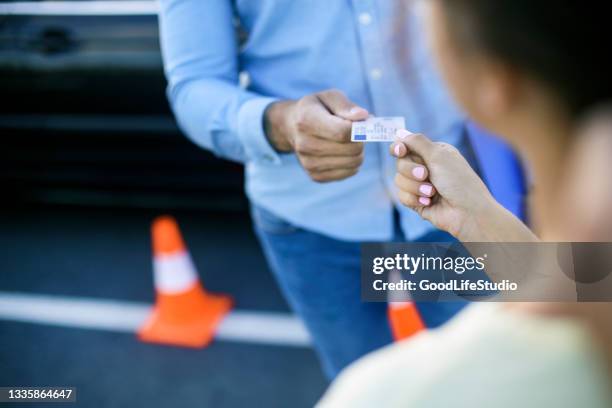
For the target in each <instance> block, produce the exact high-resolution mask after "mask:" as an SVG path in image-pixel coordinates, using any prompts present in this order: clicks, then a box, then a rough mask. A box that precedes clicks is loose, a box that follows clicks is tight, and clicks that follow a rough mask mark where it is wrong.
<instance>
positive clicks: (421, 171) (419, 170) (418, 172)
mask: <svg viewBox="0 0 612 408" xmlns="http://www.w3.org/2000/svg"><path fill="white" fill-rule="evenodd" d="M412 175H413V176H414V177H416V178H417V179H419V180H422V179H424V178H425V167H415V168H414V169H412Z"/></svg>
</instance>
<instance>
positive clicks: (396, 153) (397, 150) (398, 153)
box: [393, 144, 402, 157]
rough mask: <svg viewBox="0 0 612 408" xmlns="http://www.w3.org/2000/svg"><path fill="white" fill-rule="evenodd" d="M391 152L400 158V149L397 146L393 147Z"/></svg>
mask: <svg viewBox="0 0 612 408" xmlns="http://www.w3.org/2000/svg"><path fill="white" fill-rule="evenodd" d="M393 151H394V152H395V155H396V156H397V157H400V156H401V155H402V147H401V146H400V145H398V144H396V145H395V148H394V149H393Z"/></svg>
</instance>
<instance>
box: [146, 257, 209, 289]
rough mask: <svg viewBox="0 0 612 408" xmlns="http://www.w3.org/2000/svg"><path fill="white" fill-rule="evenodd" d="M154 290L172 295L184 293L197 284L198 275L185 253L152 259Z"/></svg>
mask: <svg viewBox="0 0 612 408" xmlns="http://www.w3.org/2000/svg"><path fill="white" fill-rule="evenodd" d="M153 280H154V281H155V289H156V290H157V291H158V292H160V293H164V294H168V295H174V294H178V293H182V292H186V291H187V290H189V289H191V288H192V287H193V285H195V284H196V283H197V282H198V273H197V272H196V268H195V265H194V264H193V261H192V259H191V256H190V255H189V253H188V252H187V251H179V252H177V253H176V254H172V255H166V254H164V255H156V256H155V258H154V259H153Z"/></svg>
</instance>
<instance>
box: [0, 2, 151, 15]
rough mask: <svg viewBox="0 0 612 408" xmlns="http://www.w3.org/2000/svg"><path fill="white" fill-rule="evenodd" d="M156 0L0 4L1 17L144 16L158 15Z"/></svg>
mask: <svg viewBox="0 0 612 408" xmlns="http://www.w3.org/2000/svg"><path fill="white" fill-rule="evenodd" d="M158 11H159V3H158V2H157V1H155V0H102V1H95V0H92V1H44V2H43V1H14V2H2V3H0V16H1V15H25V16H117V15H118V16H121V15H130V16H142V15H145V16H146V15H157V13H158Z"/></svg>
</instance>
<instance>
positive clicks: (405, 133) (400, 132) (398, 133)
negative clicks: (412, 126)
mask: <svg viewBox="0 0 612 408" xmlns="http://www.w3.org/2000/svg"><path fill="white" fill-rule="evenodd" d="M411 134H412V133H410V132H409V131H407V130H406V129H398V130H397V131H396V132H395V136H397V137H398V138H400V139H402V140H403V139H405V138H407V137H408V136H410V135H411Z"/></svg>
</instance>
